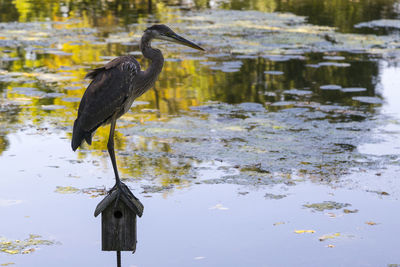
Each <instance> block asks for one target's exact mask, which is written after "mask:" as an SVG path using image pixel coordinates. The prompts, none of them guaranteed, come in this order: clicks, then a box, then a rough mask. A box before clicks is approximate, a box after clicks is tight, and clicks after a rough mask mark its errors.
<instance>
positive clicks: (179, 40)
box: [160, 33, 205, 51]
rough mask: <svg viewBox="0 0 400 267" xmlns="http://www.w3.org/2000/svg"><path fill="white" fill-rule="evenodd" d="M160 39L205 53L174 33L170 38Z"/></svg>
mask: <svg viewBox="0 0 400 267" xmlns="http://www.w3.org/2000/svg"><path fill="white" fill-rule="evenodd" d="M160 39H163V40H167V41H170V42H174V43H178V44H181V45H185V46H189V47H191V48H194V49H197V50H201V51H205V50H204V49H203V48H201V47H200V46H198V45H197V44H195V43H193V42H191V41H189V40H187V39H185V38H183V37H182V36H179V35H178V34H176V33H174V34H172V35H170V36H162V37H161V36H160Z"/></svg>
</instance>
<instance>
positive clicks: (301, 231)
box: [294, 230, 315, 234]
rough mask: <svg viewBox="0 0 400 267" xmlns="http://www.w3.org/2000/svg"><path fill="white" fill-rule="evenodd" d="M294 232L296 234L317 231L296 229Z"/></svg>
mask: <svg viewBox="0 0 400 267" xmlns="http://www.w3.org/2000/svg"><path fill="white" fill-rule="evenodd" d="M294 232H295V233H296V234H304V233H310V234H313V233H315V230H294Z"/></svg>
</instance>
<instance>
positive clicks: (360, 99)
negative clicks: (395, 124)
mask: <svg viewBox="0 0 400 267" xmlns="http://www.w3.org/2000/svg"><path fill="white" fill-rule="evenodd" d="M352 99H353V100H355V101H358V102H361V103H366V104H383V100H382V99H380V98H378V97H375V96H353V97H352Z"/></svg>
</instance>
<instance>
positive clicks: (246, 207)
mask: <svg viewBox="0 0 400 267" xmlns="http://www.w3.org/2000/svg"><path fill="white" fill-rule="evenodd" d="M0 5H1V7H0V8H1V10H6V11H7V12H3V13H2V14H1V16H0V19H1V23H0V29H1V31H0V111H1V113H0V124H1V126H2V127H1V129H0V167H1V170H2V173H3V174H2V179H0V212H1V214H2V216H1V217H2V220H1V223H0V226H1V227H0V229H1V230H0V238H1V239H0V242H2V243H0V244H1V245H0V264H6V263H15V265H17V266H38V265H43V266H47V265H48V266H53V265H54V264H57V265H60V264H61V265H65V266H71V265H78V266H82V265H90V266H92V265H94V264H96V265H98V266H110V265H111V264H115V263H114V261H115V255H114V254H113V253H106V252H102V251H101V250H100V248H101V238H100V220H99V219H96V218H94V217H93V216H92V214H93V211H94V209H95V206H96V204H97V203H98V202H99V201H100V200H101V198H102V197H103V196H104V194H105V192H106V190H107V189H108V188H110V187H111V186H112V185H113V183H114V178H113V171H112V167H111V164H110V162H109V157H108V153H107V150H106V142H107V138H108V131H109V130H108V127H104V128H100V129H99V130H98V131H97V132H96V135H95V136H94V140H93V144H92V146H84V147H83V149H80V150H78V151H77V152H76V153H74V152H72V151H71V150H70V138H71V132H72V124H73V121H74V119H75V117H76V112H77V108H78V105H79V101H80V98H81V96H82V94H83V92H84V90H85V88H86V86H87V85H88V83H89V81H88V80H84V79H83V78H84V76H85V74H86V72H87V71H88V70H89V69H91V68H95V67H99V66H101V65H102V64H104V63H106V62H108V61H109V60H111V59H113V58H115V57H117V56H120V55H124V54H133V55H135V56H136V57H137V58H138V60H139V61H140V62H141V64H142V67H143V68H145V67H146V65H147V64H148V63H147V61H146V60H145V59H143V57H142V56H141V54H140V53H138V41H139V39H140V36H141V34H142V32H143V30H144V29H145V28H146V27H147V26H149V25H151V24H153V23H165V24H168V25H169V26H171V27H172V28H173V29H175V30H176V31H177V32H178V33H180V34H182V35H184V36H186V37H187V38H188V39H190V40H193V41H195V42H197V43H199V44H200V45H201V46H203V47H205V48H206V50H207V52H206V53H200V52H197V51H194V50H191V49H189V48H185V47H179V46H176V45H174V44H167V43H164V42H153V45H154V46H157V47H158V48H160V49H162V51H163V52H164V56H165V58H166V62H165V65H164V69H163V72H162V74H161V75H160V78H159V81H158V82H157V83H156V86H155V88H154V89H152V90H150V91H149V92H147V93H146V94H144V95H143V96H142V97H140V98H139V99H137V101H136V102H135V103H134V105H133V106H132V109H131V111H130V112H128V113H127V114H126V115H125V116H124V117H122V118H121V119H120V120H119V121H118V124H117V132H116V136H115V138H116V150H117V151H116V152H117V160H118V165H119V168H120V172H121V174H122V176H123V179H124V182H125V183H126V184H127V185H128V186H129V187H130V188H131V189H132V191H133V192H134V193H135V195H137V196H138V197H139V198H140V199H141V200H142V202H143V204H144V205H145V212H144V216H143V218H141V219H139V221H138V246H137V251H136V253H135V254H134V255H131V254H129V253H126V254H123V262H124V263H125V264H126V266H160V265H164V266H172V265H175V266H196V265H200V266H204V265H206V266H232V265H234V266H291V265H296V266H338V265H339V266H377V265H379V266H380V265H387V264H400V259H399V257H398V254H397V251H396V250H395V247H396V246H395V243H394V242H395V239H393V236H397V235H398V234H399V233H398V232H399V231H398V227H397V225H398V223H399V218H398V216H397V215H396V213H395V212H394V209H395V208H396V207H397V206H398V197H399V192H400V191H399V190H400V187H399V185H400V183H399V181H398V179H397V177H398V173H399V170H400V169H399V158H400V146H399V145H398V144H399V133H400V126H399V125H400V122H399V119H400V110H399V108H398V103H397V99H398V98H399V88H400V84H399V82H398V79H397V76H398V73H399V68H398V63H399V61H400V53H399V52H400V51H399V47H400V36H399V32H398V29H399V27H397V25H398V24H397V23H400V21H399V20H398V19H399V5H398V3H397V2H396V1H391V0H386V1H374V3H369V2H354V1H339V2H335V3H333V2H331V1H320V2H319V3H318V4H316V3H315V1H306V0H304V1H289V2H288V1H235V0H232V1H223V2H222V1H153V4H152V6H151V8H149V6H148V3H147V2H146V1H143V2H140V1H112V2H111V1H106V2H100V3H99V2H98V1H93V2H92V1H89V2H85V3H84V2H81V1H46V2H42V1H33V0H31V1H3V2H2V3H1V4H0ZM399 25H400V24H399ZM327 201H330V202H327ZM324 203H325V204H326V203H333V206H332V207H333V208H327V206H326V205H325V204H324ZM324 205H325V206H324ZM308 207H320V208H319V209H317V210H315V209H312V208H308ZM329 207H331V206H329ZM304 230H307V231H305V232H304ZM311 230H312V231H311ZM296 231H297V232H296ZM31 234H34V235H35V236H34V238H30V235H31ZM36 236H40V237H36ZM17 240H28V241H29V242H28V241H26V242H27V243H26V244H27V245H25V246H21V245H19V246H16V244H19V243H18V241H17ZM37 240H39V241H37ZM10 244H11V245H10ZM12 244H14V246H12ZM24 244H25V243H24ZM378 244H379V245H378ZM360 251H362V253H360ZM288 253H290V255H291V257H288V256H287V255H288ZM154 255H157V257H155V256H154Z"/></svg>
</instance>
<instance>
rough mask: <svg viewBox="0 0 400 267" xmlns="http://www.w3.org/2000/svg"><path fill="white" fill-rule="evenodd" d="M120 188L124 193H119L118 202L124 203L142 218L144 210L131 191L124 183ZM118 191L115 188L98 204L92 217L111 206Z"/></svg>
mask: <svg viewBox="0 0 400 267" xmlns="http://www.w3.org/2000/svg"><path fill="white" fill-rule="evenodd" d="M121 188H122V191H123V192H124V193H122V192H121V193H120V198H119V200H120V201H122V202H123V203H125V205H126V206H128V207H129V208H130V209H131V210H132V211H133V212H134V213H136V214H137V215H138V216H139V217H142V215H143V209H144V206H143V204H142V203H141V202H140V200H139V199H137V198H136V197H135V196H134V195H133V194H132V192H131V190H129V188H128V187H127V186H126V185H125V184H124V183H121ZM118 190H119V189H118V188H117V187H115V188H114V189H112V191H111V192H109V193H108V195H107V196H106V197H105V198H104V199H103V200H102V201H101V202H100V203H99V204H97V207H96V210H95V212H94V217H97V216H98V215H99V214H100V213H102V212H103V211H104V210H105V209H106V208H107V207H109V206H110V205H113V203H114V201H115V200H116V199H117V195H118Z"/></svg>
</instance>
